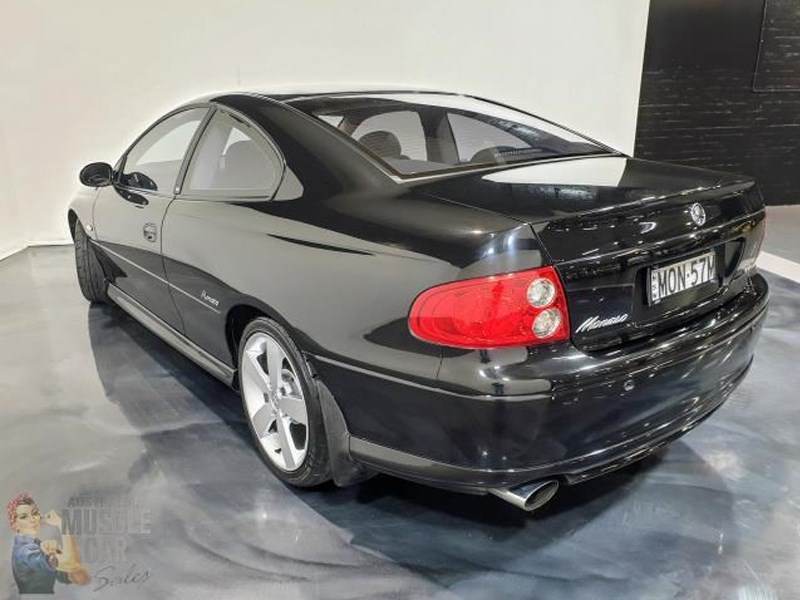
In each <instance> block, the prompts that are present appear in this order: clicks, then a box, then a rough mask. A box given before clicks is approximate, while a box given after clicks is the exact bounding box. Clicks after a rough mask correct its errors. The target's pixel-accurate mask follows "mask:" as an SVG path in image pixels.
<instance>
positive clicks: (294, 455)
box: [239, 318, 331, 487]
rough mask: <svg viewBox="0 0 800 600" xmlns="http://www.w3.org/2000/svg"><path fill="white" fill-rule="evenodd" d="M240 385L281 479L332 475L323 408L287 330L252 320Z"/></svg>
mask: <svg viewBox="0 0 800 600" xmlns="http://www.w3.org/2000/svg"><path fill="white" fill-rule="evenodd" d="M239 388H240V390H241V394H242V404H243V406H244V413H245V416H246V417H247V423H248V425H249V427H250V432H251V433H252V435H253V439H254V441H255V444H256V448H257V449H258V451H259V452H260V453H261V456H262V458H263V459H264V462H266V463H267V466H268V467H269V468H270V470H271V471H272V472H273V473H275V475H277V476H278V478H279V479H281V480H282V481H284V482H286V483H289V484H291V485H294V486H298V487H312V486H315V485H319V484H321V483H324V482H326V481H328V480H329V479H330V478H331V468H330V458H329V453H328V442H327V440H326V438H325V427H324V424H323V420H322V408H321V405H320V401H319V396H318V395H317V386H316V385H315V384H314V382H313V380H312V377H311V372H310V371H309V368H308V365H307V364H306V361H305V359H304V358H303V356H302V354H301V353H300V350H299V349H298V348H297V346H296V345H295V343H294V342H293V341H292V339H291V337H289V334H288V332H287V331H286V330H285V329H284V328H283V327H281V326H280V325H278V324H277V323H276V322H275V321H272V320H270V319H266V318H257V319H254V320H253V321H252V322H251V323H250V324H249V325H248V326H247V328H246V329H245V330H244V333H243V334H242V338H241V340H240V343H239Z"/></svg>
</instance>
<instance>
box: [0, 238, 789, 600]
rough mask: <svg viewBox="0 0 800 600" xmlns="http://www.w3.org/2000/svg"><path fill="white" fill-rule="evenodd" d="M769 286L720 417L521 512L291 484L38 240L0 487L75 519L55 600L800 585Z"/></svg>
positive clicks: (177, 360) (197, 383)
mask: <svg viewBox="0 0 800 600" xmlns="http://www.w3.org/2000/svg"><path fill="white" fill-rule="evenodd" d="M769 281H770V283H771V285H772V294H773V295H772V305H771V308H770V314H769V317H768V322H767V325H766V328H765V330H764V334H763V338H762V341H761V343H760V347H759V349H758V354H757V357H756V359H755V363H754V365H753V368H752V370H751V372H750V374H749V376H748V377H747V379H746V380H745V382H744V383H743V384H742V386H741V387H740V388H739V389H738V390H737V391H736V393H735V394H734V396H733V397H732V398H731V399H730V401H729V402H728V403H727V404H726V405H725V406H724V407H723V408H722V409H721V410H720V411H719V412H718V413H716V414H715V415H714V416H713V417H712V418H711V419H710V420H709V421H707V422H706V423H704V424H703V425H702V426H701V427H699V428H698V429H696V430H695V431H693V432H692V433H690V434H689V435H688V436H687V437H686V438H684V439H682V440H680V441H678V442H676V443H674V444H673V445H672V446H670V447H669V448H668V449H667V450H665V451H664V452H662V453H661V454H660V455H658V456H655V457H651V458H649V459H647V460H646V461H645V462H643V463H641V464H638V465H634V466H633V467H631V468H628V469H626V470H624V471H620V472H617V473H614V474H611V475H608V476H606V477H605V478H602V479H598V480H595V481H592V482H589V483H586V484H583V485H581V486H577V487H574V488H570V489H567V490H564V491H563V493H561V494H560V495H559V496H558V497H557V498H556V499H555V500H554V501H553V502H552V503H551V504H550V505H548V506H547V507H546V508H545V509H543V510H542V511H541V512H540V513H535V514H534V515H526V514H525V513H523V512H521V511H518V510H517V509H515V508H513V507H511V506H509V505H506V504H504V503H503V502H501V501H500V500H498V499H496V498H493V497H471V496H462V495H458V494H452V493H447V492H443V491H438V490H434V489H428V488H425V487H421V486H418V485H414V484H411V483H406V482H403V481H399V480H395V479H391V478H389V477H377V478H375V479H373V480H371V481H369V482H367V483H364V484H362V485H360V486H357V487H353V488H348V489H336V488H333V487H327V488H325V489H321V490H317V491H311V492H298V491H294V490H291V489H288V488H286V487H284V486H283V485H281V484H280V483H278V482H277V481H276V480H275V479H274V478H273V477H272V476H271V475H270V473H269V472H268V471H267V469H266V468H265V467H264V466H263V464H262V463H261V460H260V459H259V457H258V456H257V455H256V452H255V451H254V449H253V447H252V446H251V442H250V439H249V434H248V431H247V429H246V426H245V424H244V422H243V419H242V413H241V408H240V401H239V399H238V397H237V396H236V394H234V393H233V392H231V391H230V390H228V389H226V388H225V387H224V386H223V385H221V384H219V383H218V382H216V381H215V380H214V379H212V378H211V377H210V376H208V375H206V374H205V373H204V372H203V371H201V370H200V369H199V368H197V367H195V366H194V365H193V364H191V363H190V362H189V361H188V360H186V359H184V358H183V357H182V356H181V355H179V354H177V353H176V352H174V351H172V350H171V349H169V348H168V347H167V346H165V345H164V344H163V343H162V342H160V341H159V340H158V339H156V338H155V337H154V336H153V335H151V334H150V333H149V332H147V331H146V330H145V329H144V328H143V327H141V326H140V325H138V324H137V323H135V322H134V321H132V320H131V319H130V318H128V317H127V316H125V315H124V314H123V313H122V312H121V311H119V310H117V309H114V308H111V307H103V306H94V307H91V308H90V307H89V305H88V304H87V303H86V302H85V301H84V300H83V298H82V297H81V295H80V292H79V290H78V287H77V284H76V280H75V276H74V273H73V264H72V254H71V248H68V247H61V248H40V249H30V250H27V251H25V252H22V253H20V254H17V255H15V256H12V257H11V258H8V259H6V260H4V261H2V262H0V444H2V460H1V461H0V492H2V494H1V496H2V497H1V498H0V500H2V502H3V505H5V503H6V502H7V501H8V499H10V498H12V497H13V496H14V495H16V494H17V493H19V492H22V491H28V492H30V493H31V494H32V496H33V497H34V499H35V500H36V501H37V503H38V505H39V508H40V510H41V511H42V514H44V513H45V511H48V510H50V509H56V510H58V511H59V512H61V514H62V516H63V517H64V519H65V520H68V521H69V522H70V527H71V528H72V530H73V533H75V534H76V539H77V540H78V544H79V547H80V550H81V552H82V560H83V562H84V563H85V564H86V566H87V568H88V569H89V570H90V572H91V573H92V574H93V575H94V580H93V581H92V583H90V584H89V585H88V586H86V587H78V586H74V585H73V586H65V585H62V584H59V583H57V584H56V586H57V593H58V596H59V597H67V598H69V597H75V598H87V597H96V598H105V597H108V598H159V599H161V598H191V599H193V600H195V599H196V600H200V599H205V598H225V599H235V598H280V599H292V598H326V599H328V598H370V599H372V598H504V599H505V598H540V599H552V598H569V599H571V600H581V599H587V600H588V599H591V600H598V599H601V600H602V599H611V598H613V599H615V600H621V599H631V600H633V599H636V600H641V599H646V598H656V599H661V598H682V599H698V600H699V599H703V600H707V599H716V598H720V599H722V598H724V599H737V600H767V599H769V600H774V599H778V598H781V599H786V598H797V597H799V596H800V569H799V568H798V566H800V402H799V401H798V391H799V390H800V368H798V361H797V358H798V352H800V318H799V317H800V286H798V284H795V283H792V282H791V281H788V280H786V279H781V278H779V277H776V276H769ZM54 532H55V530H53V529H51V528H49V527H47V526H45V527H43V528H42V533H41V538H42V539H45V538H46V537H48V535H50V536H51V537H52V535H53V534H54ZM0 535H2V538H0V597H2V598H5V597H12V598H13V597H15V596H16V593H17V592H16V586H15V584H14V580H13V577H12V573H11V568H10V561H11V545H12V534H11V532H10V530H9V529H8V528H7V527H2V534H0Z"/></svg>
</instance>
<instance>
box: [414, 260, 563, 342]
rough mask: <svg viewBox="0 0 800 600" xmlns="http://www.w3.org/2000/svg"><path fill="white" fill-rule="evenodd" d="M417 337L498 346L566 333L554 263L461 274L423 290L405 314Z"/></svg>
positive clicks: (551, 339)
mask: <svg viewBox="0 0 800 600" xmlns="http://www.w3.org/2000/svg"><path fill="white" fill-rule="evenodd" d="M408 324H409V327H410V329H411V333H413V334H414V335H415V336H417V337H418V338H420V339H422V340H425V341H427V342H432V343H434V344H440V345H442V346H455V347H457V348H500V347H504V346H528V345H531V344H543V343H550V342H558V341H562V340H566V339H568V338H569V314H568V312H567V298H566V296H565V294H564V288H563V287H562V285H561V280H560V279H559V278H558V274H557V273H556V271H555V269H553V267H542V268H540V269H533V270H530V271H518V272H516V273H508V274H505V275H492V276H490V277H481V278H479V279H465V280H463V281H455V282H453V283H446V284H444V285H439V286H436V287H433V288H431V289H429V290H426V291H424V292H422V293H421V294H420V295H419V296H417V299H416V300H414V304H412V306H411V312H410V314H409V317H408Z"/></svg>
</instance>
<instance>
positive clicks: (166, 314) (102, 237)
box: [94, 108, 209, 331]
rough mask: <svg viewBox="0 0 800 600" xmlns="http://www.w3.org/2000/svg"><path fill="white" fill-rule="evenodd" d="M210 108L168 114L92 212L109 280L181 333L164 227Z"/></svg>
mask: <svg viewBox="0 0 800 600" xmlns="http://www.w3.org/2000/svg"><path fill="white" fill-rule="evenodd" d="M208 111H209V109H208V108H189V109H185V110H181V111H179V112H176V113H173V114H170V115H168V116H167V117H165V118H163V119H162V120H160V121H159V122H157V123H156V124H155V125H154V126H152V127H151V128H150V129H149V130H148V131H146V132H145V133H144V134H143V135H142V136H141V137H140V138H139V139H138V140H137V141H136V142H135V143H134V144H133V145H132V146H131V148H130V149H129V150H128V152H126V154H125V156H123V158H122V159H121V160H120V163H119V165H118V168H117V171H116V173H115V177H114V183H113V185H111V186H108V187H105V188H102V189H101V190H100V194H99V196H98V198H97V201H96V203H95V208H94V224H95V228H96V233H97V240H98V244H99V246H100V247H101V250H102V252H103V254H104V255H105V258H106V259H107V260H106V263H105V264H106V269H105V270H106V272H107V274H108V276H109V280H110V282H111V283H112V284H113V285H115V286H116V287H117V288H119V289H120V290H122V291H123V292H124V293H125V294H127V295H128V296H130V297H131V298H133V299H134V300H136V301H137V302H139V303H140V304H141V305H143V306H144V307H145V308H146V309H148V310H149V311H150V312H152V313H153V314H155V315H156V316H157V317H159V318H160V319H162V320H163V321H165V322H166V323H167V324H169V325H170V326H172V327H173V328H175V329H176V330H178V331H183V324H182V322H181V318H180V315H179V314H178V311H177V309H176V307H175V303H174V302H173V300H172V294H171V292H170V289H169V285H168V283H167V277H166V273H165V271H164V262H163V260H162V257H161V241H162V235H161V234H162V231H161V227H162V224H163V221H164V215H165V214H166V212H167V208H168V207H169V204H170V203H171V202H172V200H173V198H174V196H175V185H176V182H177V179H178V174H179V172H180V170H181V167H182V165H183V162H184V158H185V155H186V151H187V149H188V148H189V147H190V144H191V142H192V141H193V139H194V137H195V135H197V133H198V132H199V129H200V125H201V123H202V122H203V120H204V118H205V117H206V115H207V114H208Z"/></svg>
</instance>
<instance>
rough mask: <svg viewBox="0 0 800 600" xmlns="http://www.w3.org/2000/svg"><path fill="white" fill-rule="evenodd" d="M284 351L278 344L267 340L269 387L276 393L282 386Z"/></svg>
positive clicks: (270, 339)
mask: <svg viewBox="0 0 800 600" xmlns="http://www.w3.org/2000/svg"><path fill="white" fill-rule="evenodd" d="M283 358H284V355H283V350H281V347H280V346H279V345H278V342H276V341H275V340H273V339H272V338H269V339H268V340H267V371H268V375H269V386H270V388H271V389H272V391H273V392H274V393H276V394H277V393H278V388H279V387H280V385H281V371H282V370H283Z"/></svg>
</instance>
